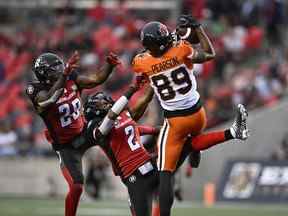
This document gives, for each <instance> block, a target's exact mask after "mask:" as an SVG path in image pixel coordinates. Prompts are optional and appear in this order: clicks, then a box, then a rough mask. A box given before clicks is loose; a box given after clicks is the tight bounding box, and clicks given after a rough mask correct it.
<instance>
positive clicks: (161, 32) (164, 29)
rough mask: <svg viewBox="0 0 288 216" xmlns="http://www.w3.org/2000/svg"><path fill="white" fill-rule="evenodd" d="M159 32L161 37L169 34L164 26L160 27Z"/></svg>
mask: <svg viewBox="0 0 288 216" xmlns="http://www.w3.org/2000/svg"><path fill="white" fill-rule="evenodd" d="M159 32H160V35H161V36H167V35H168V34H169V33H168V29H167V27H166V26H165V25H163V24H160V25H159Z"/></svg>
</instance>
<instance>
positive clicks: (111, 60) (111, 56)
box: [106, 52, 121, 67]
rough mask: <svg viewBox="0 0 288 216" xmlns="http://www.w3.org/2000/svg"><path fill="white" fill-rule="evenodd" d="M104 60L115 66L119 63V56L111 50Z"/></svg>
mask: <svg viewBox="0 0 288 216" xmlns="http://www.w3.org/2000/svg"><path fill="white" fill-rule="evenodd" d="M106 62H107V63H108V64H110V65H111V66H113V67H116V66H117V65H119V64H121V61H120V59H119V57H118V56H117V55H116V54H115V53H112V52H110V53H109V55H108V56H107V57H106Z"/></svg>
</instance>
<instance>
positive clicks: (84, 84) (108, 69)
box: [76, 53, 121, 89]
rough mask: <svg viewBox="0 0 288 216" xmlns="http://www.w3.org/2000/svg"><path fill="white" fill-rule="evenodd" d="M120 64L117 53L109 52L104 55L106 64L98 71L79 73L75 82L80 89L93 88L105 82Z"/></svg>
mask: <svg viewBox="0 0 288 216" xmlns="http://www.w3.org/2000/svg"><path fill="white" fill-rule="evenodd" d="M119 64H121V62H120V60H119V58H118V56H117V55H115V54H113V53H110V54H109V55H108V56H107V57H106V64H105V65H104V66H103V67H102V68H101V69H100V70H98V71H96V72H94V73H91V74H89V75H79V76H77V78H76V83H77V85H78V86H79V87H80V88H81V89H89V88H94V87H96V86H98V85H100V84H102V83H103V82H105V81H106V80H107V79H108V77H109V76H110V74H111V73H112V71H113V69H114V68H115V67H116V66H117V65H119Z"/></svg>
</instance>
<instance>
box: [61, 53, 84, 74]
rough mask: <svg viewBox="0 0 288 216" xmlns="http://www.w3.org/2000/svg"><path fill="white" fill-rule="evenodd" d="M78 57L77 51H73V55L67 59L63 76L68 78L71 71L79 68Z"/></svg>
mask: <svg viewBox="0 0 288 216" xmlns="http://www.w3.org/2000/svg"><path fill="white" fill-rule="evenodd" d="M79 60H80V56H79V53H78V51H75V52H74V53H73V55H72V56H71V57H70V58H69V59H68V61H67V63H66V66H65V69H64V72H63V74H64V75H65V76H68V75H70V74H71V73H72V71H73V70H75V69H77V68H78V67H79Z"/></svg>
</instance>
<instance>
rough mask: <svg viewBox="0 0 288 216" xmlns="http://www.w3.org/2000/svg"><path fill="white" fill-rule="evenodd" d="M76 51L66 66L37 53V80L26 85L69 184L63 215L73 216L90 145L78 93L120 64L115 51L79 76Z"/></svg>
mask: <svg viewBox="0 0 288 216" xmlns="http://www.w3.org/2000/svg"><path fill="white" fill-rule="evenodd" d="M79 59H80V57H79V54H78V52H75V53H74V54H73V55H72V56H71V57H70V59H69V60H68V62H67V63H66V65H65V64H64V61H63V60H62V59H61V58H60V57H59V56H57V55H55V54H53V53H44V54H42V55H40V56H39V57H38V58H37V59H36V61H35V64H34V68H33V72H34V74H35V76H36V78H37V79H38V80H37V81H35V82H32V83H30V84H29V85H28V87H27V89H26V93H27V95H28V96H29V98H30V99H31V101H32V103H33V106H34V108H35V110H36V112H37V113H38V114H39V115H40V116H41V117H42V119H43V121H44V122H45V124H46V127H47V129H48V130H47V136H48V137H50V142H51V143H52V147H53V149H54V150H55V151H56V152H57V154H58V156H59V159H60V166H61V170H62V174H63V176H64V178H65V179H66V181H67V183H68V185H69V192H68V194H67V196H66V200H65V216H75V215H76V211H77V206H78V203H79V198H80V196H81V193H82V186H83V174H82V160H81V159H82V156H83V154H84V152H85V151H86V150H87V149H88V148H89V147H90V146H89V145H88V144H86V142H85V138H84V137H83V136H82V134H83V129H84V126H85V118H84V116H83V113H82V102H81V98H80V94H81V91H82V89H87V88H93V87H95V86H97V85H99V84H101V83H103V82H104V81H105V80H106V79H107V78H108V77H109V75H110V74H111V72H112V71H113V68H114V67H115V66H116V65H118V64H119V63H120V61H119V59H118V57H117V56H116V55H114V54H110V55H108V56H107V63H106V65H105V66H104V67H103V68H102V69H100V70H99V71H97V72H95V73H94V74H91V75H78V74H77V73H76V72H75V69H76V68H78V66H79V65H78V62H79Z"/></svg>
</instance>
